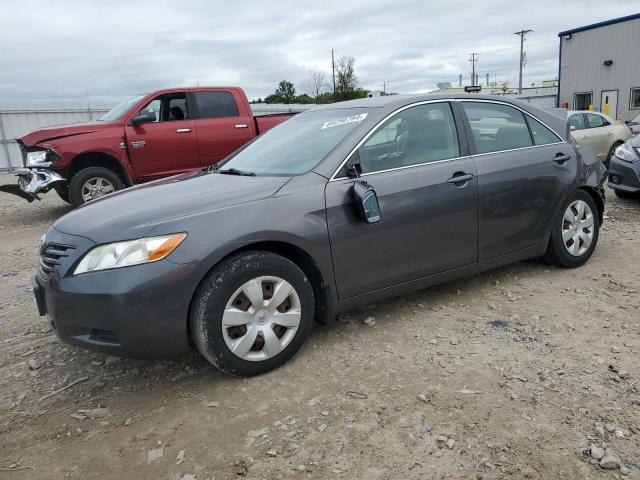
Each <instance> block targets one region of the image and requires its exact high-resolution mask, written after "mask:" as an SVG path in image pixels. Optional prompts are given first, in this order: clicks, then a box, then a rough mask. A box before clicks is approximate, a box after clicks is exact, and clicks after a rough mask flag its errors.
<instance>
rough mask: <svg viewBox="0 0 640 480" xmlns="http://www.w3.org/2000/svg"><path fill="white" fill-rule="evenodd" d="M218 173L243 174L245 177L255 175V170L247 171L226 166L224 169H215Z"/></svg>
mask: <svg viewBox="0 0 640 480" xmlns="http://www.w3.org/2000/svg"><path fill="white" fill-rule="evenodd" d="M214 172H216V173H222V174H224V175H242V176H244V177H255V176H256V174H255V172H247V171H245V170H238V169H237V168H225V169H224V170H217V169H216V170H214Z"/></svg>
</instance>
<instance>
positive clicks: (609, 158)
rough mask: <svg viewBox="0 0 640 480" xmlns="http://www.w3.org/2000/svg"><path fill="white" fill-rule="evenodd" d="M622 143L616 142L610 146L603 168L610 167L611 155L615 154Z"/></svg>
mask: <svg viewBox="0 0 640 480" xmlns="http://www.w3.org/2000/svg"><path fill="white" fill-rule="evenodd" d="M623 143H624V142H616V143H614V144H613V145H611V148H610V149H609V153H608V154H607V160H606V161H605V162H604V166H605V167H607V168H609V165H611V159H612V158H613V155H614V154H615V153H616V148H618V147H619V146H620V145H622V144H623Z"/></svg>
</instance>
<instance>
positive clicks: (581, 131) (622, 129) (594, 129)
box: [567, 110, 632, 167]
mask: <svg viewBox="0 0 640 480" xmlns="http://www.w3.org/2000/svg"><path fill="white" fill-rule="evenodd" d="M567 119H568V122H569V125H570V126H571V132H572V133H571V135H572V136H573V138H574V139H575V141H576V142H578V143H579V144H581V145H591V146H592V147H593V150H594V151H595V152H596V155H597V156H598V158H599V159H600V160H602V162H603V163H604V164H605V166H607V167H609V161H610V160H611V157H612V156H613V154H614V152H615V151H616V148H618V147H619V146H620V145H622V144H623V143H624V142H626V141H627V140H629V139H630V138H631V136H632V133H631V130H630V129H629V127H628V126H627V125H625V124H623V123H620V122H616V121H615V120H613V119H612V118H611V117H608V116H606V115H605V114H603V113H600V112H591V111H576V110H569V112H567Z"/></svg>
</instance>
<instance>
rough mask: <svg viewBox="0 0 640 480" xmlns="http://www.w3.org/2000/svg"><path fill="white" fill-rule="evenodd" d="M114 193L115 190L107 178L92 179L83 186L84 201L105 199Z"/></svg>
mask: <svg viewBox="0 0 640 480" xmlns="http://www.w3.org/2000/svg"><path fill="white" fill-rule="evenodd" d="M114 191H115V188H113V184H112V183H111V182H110V181H109V180H107V179H106V178H102V177H94V178H90V179H89V180H87V181H86V182H84V185H82V200H84V201H85V202H90V201H91V200H95V199H96V198H100V197H104V196H105V195H108V194H110V193H113V192H114Z"/></svg>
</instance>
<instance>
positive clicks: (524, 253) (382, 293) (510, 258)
mask: <svg viewBox="0 0 640 480" xmlns="http://www.w3.org/2000/svg"><path fill="white" fill-rule="evenodd" d="M548 243H549V235H548V234H547V235H546V236H545V237H544V238H543V239H542V240H541V241H540V242H538V243H537V244H535V245H533V246H531V247H527V248H525V249H523V250H518V251H516V252H511V253H507V254H505V255H501V256H499V257H495V258H491V259H488V260H483V261H482V262H478V263H474V264H471V265H467V266H464V267H460V268H455V269H452V270H447V271H446V272H441V273H436V274H433V275H429V276H427V277H422V278H419V279H417V280H412V281H410V282H405V283H400V284H398V285H393V286H391V287H386V288H381V289H379V290H375V291H373V292H369V293H364V294H362V295H357V296H355V297H351V298H347V299H345V300H341V301H338V302H336V303H335V304H334V305H333V309H332V311H331V312H330V315H331V316H330V317H329V318H332V317H335V316H337V315H339V314H341V313H343V312H345V311H348V310H353V309H356V308H361V307H364V306H366V305H369V304H371V303H375V302H379V301H381V300H386V299H388V298H393V297H397V296H400V295H405V294H407V293H411V292H415V291H417V290H423V289H426V288H429V287H432V286H434V285H438V284H441V283H446V282H450V281H452V280H457V279H459V278H463V277H466V276H469V275H474V274H476V273H481V272H485V271H487V270H492V269H494V268H498V267H502V266H504V265H508V264H510V263H515V262H519V261H522V260H527V259H530V258H537V257H541V256H542V255H544V254H545V252H546V251H547V245H548Z"/></svg>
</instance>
